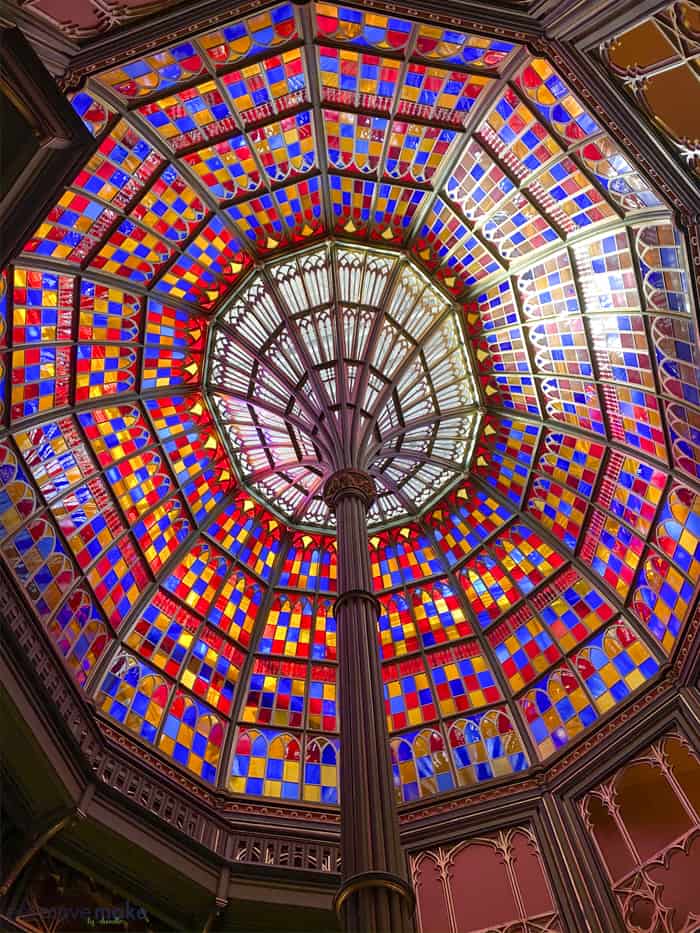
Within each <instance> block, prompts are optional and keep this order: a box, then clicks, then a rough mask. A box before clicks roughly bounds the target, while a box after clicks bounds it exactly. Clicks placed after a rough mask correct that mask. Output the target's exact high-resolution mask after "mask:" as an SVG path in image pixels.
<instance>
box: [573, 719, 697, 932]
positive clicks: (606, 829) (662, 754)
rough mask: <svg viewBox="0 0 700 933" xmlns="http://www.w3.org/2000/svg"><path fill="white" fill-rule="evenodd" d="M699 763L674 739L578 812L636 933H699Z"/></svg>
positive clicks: (618, 774) (654, 747) (648, 752)
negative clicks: (659, 932)
mask: <svg viewBox="0 0 700 933" xmlns="http://www.w3.org/2000/svg"><path fill="white" fill-rule="evenodd" d="M699 803H700V757H699V756H698V754H697V751H695V750H694V749H693V747H692V745H691V743H690V742H689V741H688V739H687V738H686V737H685V736H683V735H682V734H681V733H680V732H676V731H673V732H670V733H668V734H666V735H665V736H663V737H662V738H660V739H658V740H657V741H656V742H653V743H652V744H651V745H649V746H648V747H647V748H646V749H644V750H643V751H642V752H640V753H638V754H637V755H635V756H634V758H633V759H632V760H631V761H629V762H627V763H626V764H624V765H623V766H622V767H621V768H619V769H618V770H617V771H615V773H614V774H612V775H611V776H610V777H608V778H607V779H606V780H604V781H602V782H601V783H599V784H597V785H596V786H595V787H594V788H593V789H592V790H590V791H589V792H588V793H586V794H585V795H584V796H583V797H582V798H581V799H580V801H579V804H578V805H579V811H580V814H581V816H582V818H583V821H584V824H585V827H586V829H587V830H588V832H589V833H590V838H591V840H592V843H593V846H594V849H595V851H596V854H597V857H598V859H599V860H600V862H601V863H602V865H603V868H604V874H605V877H606V879H607V885H608V886H609V890H610V892H611V894H612V896H613V898H614V900H615V902H616V904H617V907H618V910H619V912H620V917H621V923H622V924H623V926H622V929H625V930H630V931H632V933H652V931H654V933H656V931H662V933H693V931H697V930H698V929H700V891H699V890H698V886H697V884H693V883H692V879H697V878H698V877H700V809H699V807H698V804H699Z"/></svg>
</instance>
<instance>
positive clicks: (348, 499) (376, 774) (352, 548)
mask: <svg viewBox="0 0 700 933" xmlns="http://www.w3.org/2000/svg"><path fill="white" fill-rule="evenodd" d="M374 495H375V487H374V480H373V479H372V477H371V476H369V475H368V474H367V473H364V472H361V471H359V470H349V469H348V470H340V471H338V472H337V473H334V474H333V476H331V477H330V478H329V479H328V480H327V482H326V485H325V488H324V498H325V500H326V502H327V504H328V506H329V508H331V509H332V510H333V511H335V516H336V522H337V532H338V538H337V543H338V598H337V599H336V602H335V619H336V625H337V631H338V664H339V670H338V679H339V704H340V739H341V747H340V848H341V855H342V860H343V867H342V879H343V880H342V884H341V886H340V889H339V891H338V893H337V894H336V899H335V903H336V909H337V911H338V913H339V914H340V915H341V917H342V920H343V927H344V929H345V931H346V933H411V931H412V930H413V922H412V915H413V890H412V888H411V886H410V884H409V882H408V881H407V878H406V868H405V861H404V857H403V853H402V851H401V846H400V843H399V823H398V817H397V814H396V805H395V801H394V785H393V780H392V774H391V762H390V758H389V743H388V735H387V726H386V715H385V712H384V693H383V687H382V673H381V666H380V660H379V646H378V642H377V616H378V610H379V602H378V600H377V599H376V597H375V596H374V594H373V593H372V589H373V586H372V572H371V567H370V560H369V547H368V544H367V510H368V508H369V507H370V505H371V504H372V501H373V499H374Z"/></svg>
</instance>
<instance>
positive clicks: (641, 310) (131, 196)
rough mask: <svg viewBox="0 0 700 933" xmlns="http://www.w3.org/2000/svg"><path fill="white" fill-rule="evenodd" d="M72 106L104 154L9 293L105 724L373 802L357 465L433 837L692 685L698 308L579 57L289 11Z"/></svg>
mask: <svg viewBox="0 0 700 933" xmlns="http://www.w3.org/2000/svg"><path fill="white" fill-rule="evenodd" d="M72 103H73V106H74V107H75V109H76V111H77V112H78V113H79V114H80V116H81V117H82V119H83V121H84V122H85V124H86V125H87V126H88V128H89V129H90V131H91V132H92V134H93V136H94V138H95V149H94V153H93V155H92V156H91V157H90V158H89V160H88V161H87V163H86V165H85V166H84V168H83V169H82V170H81V171H80V172H79V173H78V175H77V176H76V178H75V179H74V180H73V182H72V183H71V184H70V185H69V186H68V187H67V189H66V190H65V193H64V194H63V195H62V196H61V198H60V200H59V202H58V203H57V204H56V206H55V207H54V208H53V209H52V210H51V211H50V213H49V215H48V216H47V217H46V219H45V221H44V222H43V223H42V224H41V226H40V227H39V229H38V230H37V231H36V233H35V234H34V236H32V238H31V239H30V240H29V241H28V243H27V244H26V246H25V248H24V250H23V252H22V254H21V255H20V256H19V257H18V258H17V259H16V261H15V262H13V263H12V264H11V265H10V267H9V268H8V269H7V270H6V271H5V272H4V273H3V278H2V296H3V297H2V325H3V329H2V338H1V339H2V344H1V347H0V357H1V358H0V362H1V363H2V365H3V367H4V370H5V372H6V373H7V378H5V379H3V381H2V382H1V383H0V385H1V386H2V387H3V390H4V392H5V395H4V397H3V406H4V410H3V418H4V420H3V422H2V425H3V427H2V436H1V437H0V471H1V475H2V491H1V493H0V553H1V555H2V559H3V561H4V562H5V564H6V565H7V567H8V568H9V570H10V571H11V572H12V573H13V574H14V577H15V578H16V580H17V582H18V584H19V585H20V586H21V587H22V589H23V592H24V594H25V596H26V599H27V601H28V603H29V604H30V605H31V607H32V609H33V611H34V613H35V614H36V616H37V618H38V619H39V621H40V622H41V624H42V625H43V626H44V627H45V629H46V632H47V634H48V636H49V637H50V639H51V640H52V642H53V644H54V645H55V648H56V650H57V651H58V652H59V653H60V655H61V656H62V657H63V659H64V660H65V664H66V666H67V668H68V670H69V671H70V673H71V675H72V676H73V677H74V679H75V681H76V683H77V684H78V685H79V686H80V687H81V688H82V689H83V690H84V691H85V694H86V696H88V697H89V698H91V699H92V701H93V703H94V707H95V715H96V717H97V718H98V721H99V722H100V723H101V724H102V725H103V727H104V728H105V729H107V728H110V729H115V728H116V729H118V730H121V731H122V733H123V737H124V741H131V742H132V743H133V747H134V750H135V753H137V754H142V755H145V756H150V758H152V759H153V760H162V761H168V762H169V763H172V762H174V763H175V764H176V765H177V766H179V767H181V768H182V769H185V771H186V772H187V773H188V775H189V777H191V778H193V779H195V780H197V781H200V782H203V784H204V785H206V786H210V787H218V788H219V789H220V790H221V791H224V792H227V793H229V794H232V795H251V796H254V797H267V798H277V799H281V800H283V801H304V802H306V803H309V804H317V805H319V806H320V805H325V806H335V805H336V804H337V799H338V793H337V767H338V753H339V750H340V737H339V734H338V728H337V708H336V705H337V699H338V698H337V697H336V686H335V685H336V638H335V621H334V618H333V599H334V594H335V590H336V549H335V540H334V524H333V518H332V516H331V515H330V514H329V512H328V510H327V507H326V506H325V504H324V503H323V499H322V497H321V489H322V487H323V483H324V481H325V479H326V478H327V476H329V475H330V474H331V473H332V472H333V471H334V470H336V469H338V468H339V466H340V465H343V464H350V465H354V466H357V467H360V468H362V469H366V470H368V471H369V472H370V473H371V474H372V475H373V476H374V477H375V480H376V483H377V488H378V493H379V494H378V497H377V501H376V503H375V505H374V506H373V509H372V511H371V512H370V515H369V521H370V542H369V543H370V549H371V556H372V568H373V575H374V584H375V590H376V593H377V595H378V598H379V602H380V604H381V614H380V618H379V623H378V633H377V635H378V639H379V644H380V649H381V655H382V662H383V677H384V690H385V698H386V714H387V723H388V727H389V732H390V745H391V755H392V761H393V768H394V779H395V786H396V794H397V799H398V801H399V802H400V803H402V804H408V803H412V802H414V801H417V800H420V799H424V798H428V797H430V796H432V795H435V794H440V793H444V792H448V791H458V790H460V789H462V790H468V789H469V788H472V787H474V786H476V785H480V784H482V783H485V782H492V781H498V780H510V781H517V780H518V779H519V778H520V775H521V773H526V772H528V770H529V769H531V768H532V767H534V766H535V765H536V764H537V763H545V764H548V763H549V762H550V761H552V760H554V759H555V758H556V756H560V755H561V754H563V753H565V751H566V749H567V748H569V747H570V746H571V744H572V743H574V742H576V741H578V739H579V738H580V737H581V736H585V735H588V734H590V733H591V732H592V731H593V730H595V729H597V728H599V727H600V726H601V724H603V723H604V722H606V721H608V720H609V719H610V717H611V715H612V714H613V713H614V711H615V710H616V709H617V708H618V707H619V705H620V704H624V703H626V702H628V700H629V698H630V697H632V696H634V695H635V694H637V693H638V692H639V691H642V690H645V689H647V688H648V687H649V686H650V685H651V684H653V683H654V681H655V679H656V678H657V677H658V676H660V673H661V672H662V671H663V670H664V669H665V667H666V666H667V665H668V662H669V660H670V659H671V658H672V657H673V655H674V652H676V651H677V650H678V649H679V646H680V644H681V643H682V639H683V634H684V630H685V627H686V625H687V624H688V621H689V615H690V612H691V607H692V605H693V599H694V595H695V593H696V591H697V586H698V581H699V578H700V519H699V517H698V516H699V510H698V501H699V500H698V496H699V495H700V491H699V490H700V486H699V485H698V484H699V483H700V468H699V467H698V463H699V462H700V394H699V393H700V369H699V361H700V351H699V350H698V343H697V326H696V312H695V306H694V301H693V282H692V277H691V276H690V274H689V266H688V258H687V256H686V252H685V245H684V240H683V237H682V236H681V234H680V232H679V231H678V230H677V229H676V227H675V226H674V220H673V214H672V212H671V210H670V208H669V206H668V205H667V204H666V203H665V202H664V200H663V199H662V197H661V196H660V194H659V193H658V192H656V191H655V190H654V189H653V188H652V187H651V185H650V184H649V183H648V182H647V180H646V179H645V177H644V176H643V173H642V172H641V171H639V170H638V169H637V167H636V166H635V165H634V164H633V162H632V160H631V159H630V157H629V156H628V155H627V154H625V152H624V151H623V149H622V148H621V146H620V145H619V144H618V143H617V142H616V140H615V139H614V138H613V137H612V136H611V135H610V133H609V132H608V130H607V129H606V127H605V126H604V125H603V123H602V122H601V120H600V119H599V117H598V116H597V115H596V112H595V111H594V110H593V109H591V106H588V105H587V103H586V101H585V100H584V99H583V98H582V96H580V94H579V93H578V92H576V91H575V89H573V88H572V86H570V84H569V83H567V81H566V80H565V79H564V78H563V77H562V76H561V75H560V74H559V73H558V71H557V69H556V68H555V66H554V64H553V63H552V62H550V61H548V60H547V59H545V58H543V57H538V56H537V55H535V54H532V53H531V52H529V51H528V50H527V48H526V47H525V46H519V45H517V44H516V42H514V41H506V40H505V39H503V38H499V37H498V36H497V35H496V34H495V33H494V34H490V35H486V34H484V35H482V34H469V33H466V32H460V31H458V30H455V29H449V30H448V29H445V28H444V27H443V26H441V25H438V24H436V23H423V22H418V21H414V20H413V19H408V18H403V17H401V16H394V15H385V14H383V13H370V12H368V11H367V10H366V9H364V8H363V9H354V8H346V7H338V6H333V5H330V4H326V3H317V4H309V5H305V6H296V5H292V4H291V3H282V4H279V5H277V6H274V7H272V8H270V9H267V10H265V11H263V12H259V13H256V14H255V15H252V16H250V17H248V18H245V19H235V18H232V20H231V22H230V23H228V24H226V25H223V26H221V27H220V28H217V29H215V30H213V31H212V30H211V29H210V30H209V31H207V30H206V29H205V30H202V31H201V33H200V34H197V35H194V36H193V37H192V38H191V39H188V40H187V41H182V42H180V43H179V44H178V45H176V46H173V47H170V48H166V49H161V50H157V51H153V52H149V54H148V55H146V56H145V57H143V58H141V59H139V60H137V61H128V62H125V63H123V64H120V65H118V66H116V67H114V68H112V69H111V70H108V71H105V72H102V73H100V74H96V75H94V76H92V77H90V78H89V80H88V81H87V83H86V85H85V87H84V89H82V90H80V91H78V92H76V93H75V94H73V96H72ZM340 699H341V700H342V698H340ZM149 760H150V759H149Z"/></svg>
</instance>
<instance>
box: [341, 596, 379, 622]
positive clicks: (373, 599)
mask: <svg viewBox="0 0 700 933" xmlns="http://www.w3.org/2000/svg"><path fill="white" fill-rule="evenodd" d="M354 599H361V600H363V601H364V602H366V603H370V605H371V606H372V608H373V609H374V611H375V612H376V614H377V618H379V615H380V613H381V611H382V604H381V603H380V602H379V600H378V599H377V597H376V596H375V595H374V593H370V592H369V590H361V589H357V590H345V592H344V593H341V594H340V596H337V597H336V599H335V602H334V603H333V613H334V615H335V617H336V619H337V618H338V610H339V609H342V608H343V606H345V604H346V603H349V602H352V600H354Z"/></svg>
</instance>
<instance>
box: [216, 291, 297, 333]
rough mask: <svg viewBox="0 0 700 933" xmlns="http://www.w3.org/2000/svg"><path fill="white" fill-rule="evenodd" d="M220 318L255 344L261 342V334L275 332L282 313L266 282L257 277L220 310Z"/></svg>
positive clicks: (280, 322)
mask: <svg viewBox="0 0 700 933" xmlns="http://www.w3.org/2000/svg"><path fill="white" fill-rule="evenodd" d="M221 320H222V321H226V323H227V324H230V325H231V326H232V327H233V328H234V329H235V332H236V334H241V336H243V337H245V338H246V340H248V341H250V343H251V345H253V346H255V345H257V344H258V343H260V342H261V341H260V337H261V335H262V336H263V337H264V338H265V339H267V338H269V337H271V336H272V335H273V334H274V333H275V331H276V330H277V329H278V328H279V327H280V325H281V324H282V315H281V314H280V311H279V309H278V307H277V305H276V304H275V300H274V298H273V296H272V293H271V292H270V289H269V287H268V285H267V283H266V282H264V281H263V280H260V279H257V280H256V281H255V282H253V284H252V285H250V286H249V287H248V288H245V289H244V290H243V291H242V292H241V293H240V295H239V297H238V298H237V299H236V300H235V301H234V302H233V303H232V304H231V305H230V307H228V308H227V309H226V310H225V311H223V312H222V314H221Z"/></svg>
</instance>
